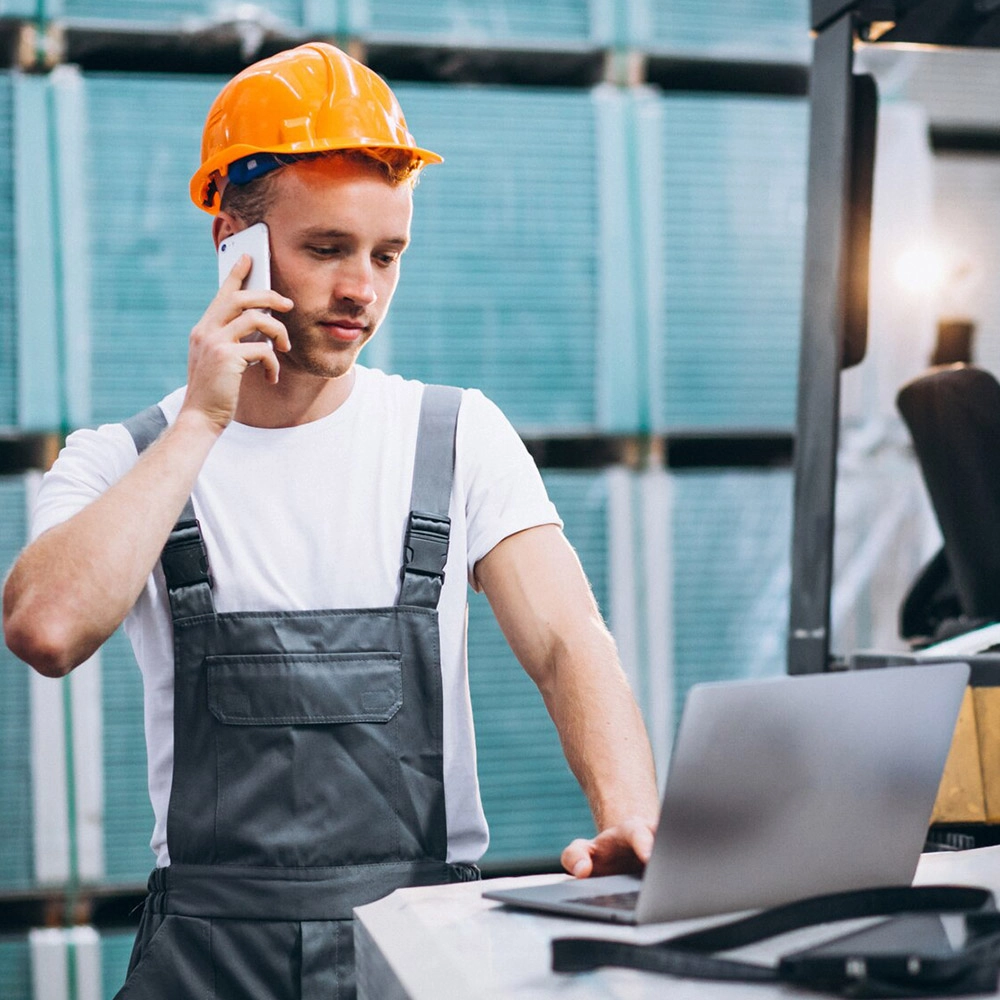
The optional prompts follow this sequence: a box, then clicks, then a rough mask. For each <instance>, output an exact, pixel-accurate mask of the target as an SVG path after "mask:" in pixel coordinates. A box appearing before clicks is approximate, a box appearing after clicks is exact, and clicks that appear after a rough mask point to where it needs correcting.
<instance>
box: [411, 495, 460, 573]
mask: <svg viewBox="0 0 1000 1000" xmlns="http://www.w3.org/2000/svg"><path fill="white" fill-rule="evenodd" d="M450 534H451V518H450V517H443V516H441V515H439V514H428V513H426V512H424V511H419V510H411V511H410V519H409V522H408V524H407V527H406V538H405V540H404V542H403V546H404V548H403V572H404V573H419V574H420V575H421V576H431V577H437V578H438V579H440V580H443V579H444V564H445V562H446V561H447V559H448V537H449V535H450Z"/></svg>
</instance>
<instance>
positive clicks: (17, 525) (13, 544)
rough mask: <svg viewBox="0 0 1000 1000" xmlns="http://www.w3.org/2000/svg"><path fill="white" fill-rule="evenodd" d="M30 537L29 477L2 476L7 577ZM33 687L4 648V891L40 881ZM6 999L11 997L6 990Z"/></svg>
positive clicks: (0, 704) (0, 512)
mask: <svg viewBox="0 0 1000 1000" xmlns="http://www.w3.org/2000/svg"><path fill="white" fill-rule="evenodd" d="M26 537H27V517H26V500H25V480H24V477H23V476H4V477H0V567H2V569H0V574H6V571H7V568H8V567H9V566H10V564H11V563H12V562H13V561H14V557H15V556H16V555H17V553H18V552H19V551H20V550H21V547H22V546H23V545H24V540H25V538H26ZM28 685H29V668H28V667H27V666H26V665H25V664H24V663H22V662H21V661H20V660H18V659H17V657H15V656H14V655H13V654H12V653H10V652H9V651H8V650H7V647H6V646H3V645H0V803H2V804H3V835H2V836H0V891H4V890H13V889H24V888H28V887H29V886H31V885H32V884H33V882H34V864H33V848H32V815H33V814H32V802H31V788H32V779H31V712H30V705H29V697H28ZM0 996H8V994H7V992H6V991H5V990H3V989H2V988H0Z"/></svg>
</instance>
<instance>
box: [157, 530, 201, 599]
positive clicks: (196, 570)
mask: <svg viewBox="0 0 1000 1000" xmlns="http://www.w3.org/2000/svg"><path fill="white" fill-rule="evenodd" d="M160 563H161V564H162V566H163V575H164V576H165V577H166V579H167V588H168V589H169V590H178V589H180V588H181V587H193V586H194V585H195V584H198V583H207V584H209V586H211V584H212V574H211V572H210V571H209V568H208V553H207V552H206V551H205V542H204V539H203V538H202V536H201V527H200V526H199V524H198V521H197V520H196V519H194V518H192V519H190V520H185V521H178V522H177V524H176V525H175V526H174V530H173V531H171V532H170V537H169V538H168V539H167V544H166V545H165V546H164V547H163V554H162V555H161V556H160Z"/></svg>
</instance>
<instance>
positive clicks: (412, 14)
mask: <svg viewBox="0 0 1000 1000" xmlns="http://www.w3.org/2000/svg"><path fill="white" fill-rule="evenodd" d="M609 3H610V0H546V2H545V3H537V2H536V0H439V2H436V3H411V2H408V0H361V2H355V3H351V4H350V5H349V10H350V22H349V23H350V28H351V30H352V31H358V32H360V33H362V34H365V35H368V36H372V37H375V38H378V37H380V36H382V35H385V36H389V37H393V38H406V39H408V40H411V41H418V40H420V41H427V40H434V41H449V42H459V43H463V44H467V45H475V44H494V45H495V44H498V43H499V44H511V43H514V42H521V43H524V42H528V43H530V44H533V45H534V44H545V43H549V44H552V43H563V44H566V43H580V42H586V41H588V40H589V39H590V38H591V37H592V34H593V29H592V13H591V11H592V8H595V7H597V6H598V5H600V6H602V7H604V6H608V5H609ZM404 107H405V105H404Z"/></svg>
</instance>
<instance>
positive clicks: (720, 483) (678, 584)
mask: <svg viewBox="0 0 1000 1000" xmlns="http://www.w3.org/2000/svg"><path fill="white" fill-rule="evenodd" d="M671 481H672V482H671V494H672V499H671V520H672V547H673V607H674V694H675V698H676V711H677V717H678V718H679V717H680V709H681V706H682V705H683V702H684V696H685V694H686V693H687V690H688V688H689V687H690V686H691V685H692V684H694V683H697V682H698V681H708V680H712V681H714V680H730V679H735V678H740V677H764V676H768V675H777V674H781V673H783V672H784V671H785V639H786V636H787V632H788V587H789V578H790V570H789V545H790V542H791V510H792V475H791V472H790V471H788V470H785V469H778V470H718V471H716V470H698V471H694V470H692V471H690V472H676V473H673V474H671Z"/></svg>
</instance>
